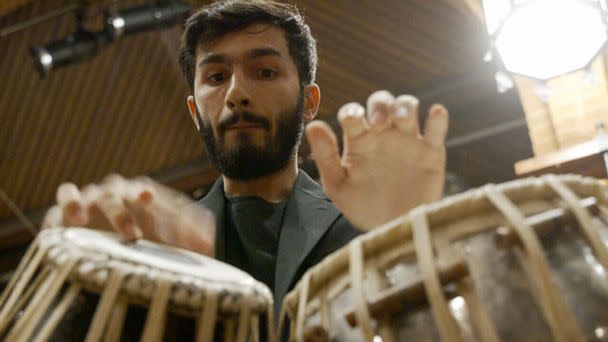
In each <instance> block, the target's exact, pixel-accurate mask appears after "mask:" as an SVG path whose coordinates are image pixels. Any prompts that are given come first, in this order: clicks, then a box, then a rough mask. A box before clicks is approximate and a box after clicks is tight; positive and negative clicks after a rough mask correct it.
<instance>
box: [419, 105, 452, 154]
mask: <svg viewBox="0 0 608 342" xmlns="http://www.w3.org/2000/svg"><path fill="white" fill-rule="evenodd" d="M448 122H449V117H448V111H447V110H446V109H445V107H444V106H442V105H440V104H434V105H433V106H432V107H431V109H430V110H429V115H428V117H427V119H426V124H425V128H424V140H426V141H427V142H428V143H429V144H431V145H434V146H443V145H444V143H445V137H446V135H447V134H448Z"/></svg>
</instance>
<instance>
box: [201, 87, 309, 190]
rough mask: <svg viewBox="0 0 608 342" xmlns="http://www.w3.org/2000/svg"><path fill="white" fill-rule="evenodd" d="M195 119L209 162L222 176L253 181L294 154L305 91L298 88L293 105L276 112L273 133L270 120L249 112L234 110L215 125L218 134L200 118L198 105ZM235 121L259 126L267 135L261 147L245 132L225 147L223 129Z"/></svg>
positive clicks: (275, 168)
mask: <svg viewBox="0 0 608 342" xmlns="http://www.w3.org/2000/svg"><path fill="white" fill-rule="evenodd" d="M197 120H198V124H199V127H200V128H201V129H200V135H201V138H202V140H203V144H204V145H205V148H206V149H207V155H208V157H209V160H210V161H211V163H212V164H213V165H214V166H215V168H216V169H217V170H218V172H220V173H221V174H222V175H224V176H226V177H228V178H231V179H235V180H241V181H246V180H252V179H256V178H259V177H262V176H266V175H269V174H272V173H274V172H276V171H278V170H280V169H282V168H284V167H285V166H287V164H288V163H289V162H291V161H293V159H294V158H295V157H296V152H297V150H298V146H299V144H300V140H301V139H302V133H303V131H304V92H303V91H300V94H299V96H298V101H297V103H296V105H295V107H294V108H291V109H288V110H285V111H283V112H281V113H279V117H278V120H277V127H276V129H275V134H270V133H271V132H272V130H271V125H270V121H269V120H267V119H266V118H265V117H263V116H261V115H257V114H255V113H252V112H247V111H244V112H233V113H232V114H231V115H230V116H228V117H227V118H226V119H224V120H222V121H221V122H220V123H219V124H218V137H217V138H216V137H215V135H214V134H213V129H212V127H211V124H210V123H209V122H207V123H205V122H203V120H202V117H201V115H200V113H199V112H198V108H197ZM236 123H252V124H257V125H260V126H261V127H262V128H263V129H265V130H266V131H267V132H268V134H266V136H265V139H264V141H263V144H262V146H256V144H255V143H254V142H253V141H252V140H251V139H250V137H249V136H248V135H246V134H239V135H238V136H237V137H236V143H235V146H234V147H231V148H227V147H226V146H225V143H224V141H223V136H224V133H225V131H226V130H227V129H228V128H229V127H230V126H232V125H234V124H236Z"/></svg>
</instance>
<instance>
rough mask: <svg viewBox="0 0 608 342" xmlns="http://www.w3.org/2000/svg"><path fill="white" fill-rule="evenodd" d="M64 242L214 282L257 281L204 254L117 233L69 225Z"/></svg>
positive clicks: (78, 247) (93, 252)
mask: <svg viewBox="0 0 608 342" xmlns="http://www.w3.org/2000/svg"><path fill="white" fill-rule="evenodd" d="M61 235H62V241H63V243H64V244H65V245H66V247H67V246H71V247H73V248H75V249H77V250H80V251H81V252H83V253H85V254H89V255H91V254H98V253H104V254H108V255H109V256H110V258H111V259H114V260H124V261H130V262H132V263H134V264H139V265H145V266H150V267H154V268H156V269H160V270H164V271H168V272H174V273H180V274H183V275H191V276H194V277H197V278H202V279H206V280H210V281H214V282H220V283H224V282H229V283H237V284H242V285H245V286H251V285H252V284H254V283H255V280H254V279H253V278H252V277H251V276H250V275H248V274H247V273H245V272H243V271H241V270H239V269H238V268H235V267H232V266H230V265H228V264H225V263H222V262H219V261H217V260H215V259H212V258H210V257H207V256H205V255H202V254H197V253H194V252H190V251H186V250H183V249H178V248H172V247H168V246H164V245H163V246H161V245H159V244H156V243H153V242H150V241H146V240H139V241H136V242H132V243H125V242H120V241H119V240H118V238H117V236H116V234H113V233H108V232H100V231H95V230H90V229H84V228H67V229H64V230H63V231H62V232H61Z"/></svg>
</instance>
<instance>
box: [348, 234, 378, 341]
mask: <svg viewBox="0 0 608 342" xmlns="http://www.w3.org/2000/svg"><path fill="white" fill-rule="evenodd" d="M349 257H350V258H349V261H350V263H349V264H350V280H351V287H352V289H353V296H354V297H355V315H356V316H357V322H358V323H359V327H361V332H362V333H363V337H364V338H365V341H372V340H373V339H374V336H375V334H374V332H373V330H372V325H371V315H370V313H369V309H368V307H367V299H366V298H365V292H364V291H363V270H364V269H363V266H364V264H363V249H362V248H361V239H355V240H353V241H352V242H351V243H350V255H349Z"/></svg>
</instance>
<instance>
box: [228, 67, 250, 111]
mask: <svg viewBox="0 0 608 342" xmlns="http://www.w3.org/2000/svg"><path fill="white" fill-rule="evenodd" d="M250 105H251V98H250V96H249V93H248V91H247V85H246V83H245V82H244V80H242V77H240V76H239V75H237V74H236V73H235V74H233V75H232V77H231V79H230V88H228V92H227V94H226V106H228V108H229V109H230V110H233V111H239V110H244V109H247V108H248V107H249V106H250Z"/></svg>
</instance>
